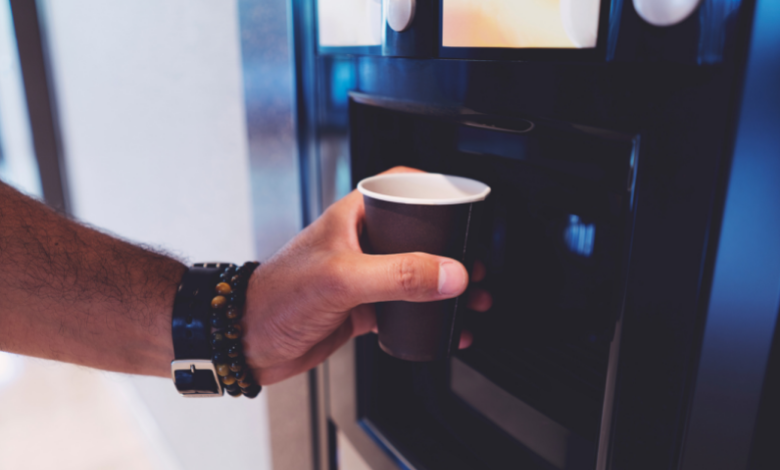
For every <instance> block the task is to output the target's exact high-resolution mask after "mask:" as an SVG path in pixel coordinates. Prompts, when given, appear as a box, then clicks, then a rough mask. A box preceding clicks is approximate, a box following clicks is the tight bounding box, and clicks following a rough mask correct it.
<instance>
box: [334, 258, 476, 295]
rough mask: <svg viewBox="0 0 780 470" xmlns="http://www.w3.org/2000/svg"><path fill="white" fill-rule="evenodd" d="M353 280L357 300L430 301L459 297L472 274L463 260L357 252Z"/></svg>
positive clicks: (352, 285) (351, 283) (352, 270)
mask: <svg viewBox="0 0 780 470" xmlns="http://www.w3.org/2000/svg"><path fill="white" fill-rule="evenodd" d="M354 261H355V262H356V265H355V266H354V268H355V269H351V270H349V271H350V275H349V276H350V277H351V279H350V280H349V283H350V285H351V287H352V291H353V293H354V295H355V298H353V299H352V300H353V301H354V303H355V304H356V305H357V304H362V303H374V302H386V301H391V300H405V301H408V302H430V301H434V300H442V299H449V298H452V297H457V296H458V295H460V294H462V293H463V291H465V290H466V287H467V286H468V282H469V276H468V273H467V272H466V268H464V267H463V265H462V264H460V263H459V262H457V261H455V260H453V259H450V258H445V257H442V256H434V255H429V254H426V253H402V254H397V255H364V254H361V255H357V256H356V259H355V260H354Z"/></svg>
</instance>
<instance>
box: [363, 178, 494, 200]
mask: <svg viewBox="0 0 780 470" xmlns="http://www.w3.org/2000/svg"><path fill="white" fill-rule="evenodd" d="M358 191H360V192H361V193H362V194H364V195H366V196H368V197H372V198H374V199H379V200H382V201H389V202H396V203H401V204H423V205H449V204H466V203H470V202H477V201H482V200H484V199H485V198H486V197H487V195H488V194H490V186H488V185H486V184H485V183H482V182H480V181H477V180H473V179H470V178H463V177H461V176H451V175H442V174H439V173H392V174H389V175H377V176H372V177H370V178H366V179H364V180H362V181H361V182H360V183H358Z"/></svg>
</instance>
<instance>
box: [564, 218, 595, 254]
mask: <svg viewBox="0 0 780 470" xmlns="http://www.w3.org/2000/svg"><path fill="white" fill-rule="evenodd" d="M595 237H596V226H595V225H593V224H585V223H582V222H581V221H580V218H579V216H576V215H570V216H569V225H568V226H567V227H566V230H564V232H563V239H564V241H565V242H566V246H567V247H568V248H569V250H571V252H572V253H576V254H578V255H582V256H585V257H588V256H590V255H591V254H593V241H594V238H595Z"/></svg>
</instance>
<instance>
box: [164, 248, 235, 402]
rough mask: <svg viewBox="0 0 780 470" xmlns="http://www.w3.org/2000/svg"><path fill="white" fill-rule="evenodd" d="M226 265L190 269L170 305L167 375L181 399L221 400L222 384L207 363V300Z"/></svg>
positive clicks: (201, 266) (215, 371)
mask: <svg viewBox="0 0 780 470" xmlns="http://www.w3.org/2000/svg"><path fill="white" fill-rule="evenodd" d="M229 264H230V263H203V264H196V265H193V266H192V267H190V268H189V269H188V270H187V272H186V273H184V277H183V278H182V281H181V284H180V285H179V290H178V292H177V293H176V300H175V301H174V305H173V318H172V320H171V332H172V334H173V353H174V358H175V360H174V361H173V362H171V376H172V377H173V382H174V384H175V385H176V389H177V390H178V391H179V393H181V394H182V395H183V396H185V397H221V396H222V384H221V382H220V380H219V376H218V375H217V370H216V368H215V367H214V363H213V362H212V360H211V356H212V353H211V351H212V347H211V322H210V318H209V313H210V301H211V298H212V297H214V286H216V285H217V283H218V282H219V275H220V273H222V272H223V271H224V270H225V267H226V266H228V265H229Z"/></svg>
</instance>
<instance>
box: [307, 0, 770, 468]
mask: <svg viewBox="0 0 780 470" xmlns="http://www.w3.org/2000/svg"><path fill="white" fill-rule="evenodd" d="M331 1H332V0H331ZM761 1H763V0H761ZM445 2H447V0H441V1H431V2H423V1H420V0H418V1H417V2H408V3H416V4H418V5H421V7H420V10H419V11H418V13H419V15H418V16H416V17H415V19H414V21H413V22H412V23H411V24H410V26H409V28H408V29H407V30H405V31H393V30H391V29H390V27H389V26H388V25H387V24H384V25H382V28H383V33H382V34H383V36H382V44H381V46H379V45H376V44H374V45H371V46H370V47H360V48H355V47H351V48H350V47H344V48H339V47H330V46H328V47H324V46H323V45H321V44H320V45H319V46H318V45H317V37H316V27H315V26H314V25H315V24H316V9H315V8H314V6H316V2H314V1H312V0H300V1H297V0H296V1H295V2H293V14H294V22H295V34H296V35H295V47H296V65H297V78H298V99H299V108H298V113H299V114H298V132H299V136H298V137H299V150H300V152H301V168H302V176H303V179H302V187H303V189H304V195H303V196H304V201H307V202H306V204H308V206H307V207H306V208H305V210H306V211H307V212H306V213H307V220H308V221H310V220H313V218H314V217H316V215H317V214H318V210H317V205H316V204H315V203H313V202H312V201H319V203H320V204H321V207H324V206H326V205H327V204H329V203H331V202H333V201H334V200H335V199H336V198H338V197H339V196H341V195H343V194H346V192H348V191H349V190H351V189H352V188H354V185H355V183H357V181H359V180H360V179H362V178H364V177H367V176H370V175H373V174H376V173H378V172H381V171H384V170H386V169H388V168H390V167H392V166H395V165H408V166H413V167H417V168H420V169H423V170H426V171H432V172H441V173H450V174H455V175H462V176H467V177H471V178H475V179H479V180H482V181H484V182H485V183H487V184H489V185H490V186H491V187H492V189H493V192H492V194H491V196H490V197H489V199H488V200H487V201H486V204H485V210H484V213H483V214H482V221H481V223H480V224H479V237H478V238H479V241H478V246H477V248H476V251H477V257H478V258H479V259H481V260H482V262H484V263H485V265H486V266H487V271H488V276H487V278H486V279H485V280H484V281H483V282H482V284H483V287H485V288H487V289H488V290H490V291H491V293H492V295H493V298H494V306H493V308H492V309H491V310H490V311H489V312H487V313H484V314H477V313H469V314H467V316H466V318H465V326H466V328H467V329H469V330H470V331H472V332H473V334H474V338H475V339H474V344H473V345H472V347H470V348H469V349H466V350H463V351H460V352H458V353H457V354H456V355H455V356H454V357H453V358H452V359H451V360H448V361H443V362H441V363H409V362H404V361H400V360H397V359H394V358H392V357H390V356H388V355H387V354H384V353H383V352H382V351H381V350H380V349H379V348H378V346H377V344H376V337H375V336H373V335H367V336H365V337H362V338H358V339H357V340H356V341H355V342H354V344H352V343H351V344H349V345H348V346H347V347H345V348H344V349H343V350H341V351H340V352H339V353H338V354H337V355H336V356H334V357H333V358H332V359H330V360H329V362H328V365H327V366H326V367H325V368H323V369H321V374H322V376H321V377H320V379H317V380H323V381H324V382H326V383H327V385H326V388H327V390H328V392H327V393H325V392H322V391H321V393H320V396H326V397H327V398H326V399H325V401H326V405H324V410H321V417H323V419H324V420H326V421H327V422H328V423H329V425H330V427H328V429H329V430H330V431H329V432H332V433H343V434H344V435H346V436H347V438H348V439H349V440H350V441H351V442H353V444H355V446H356V447H357V448H358V451H359V452H360V453H361V455H362V456H363V457H364V458H366V460H367V461H368V463H369V464H370V465H371V466H372V467H373V468H377V469H385V468H415V469H420V470H422V469H427V470H437V469H503V468H540V469H553V468H563V469H580V468H581V469H594V468H595V469H598V470H604V469H608V468H611V469H631V470H635V469H644V468H647V469H659V468H670V469H672V468H680V467H681V465H682V464H681V462H682V460H681V456H682V455H683V454H684V452H685V451H686V449H685V442H686V433H687V432H689V430H688V428H687V424H686V423H687V420H688V418H689V416H690V413H691V410H692V409H694V408H695V406H694V404H693V400H694V398H693V396H694V395H693V390H694V389H695V387H696V373H697V367H698V362H697V361H698V358H699V351H700V346H701V341H702V338H703V336H704V327H705V324H706V309H707V305H708V304H707V302H708V298H709V297H708V296H709V295H710V288H711V282H712V275H713V274H712V273H713V268H714V266H715V253H716V248H717V245H718V243H719V233H720V232H719V230H720V223H721V217H722V213H723V207H724V204H725V203H724V201H725V200H726V187H727V181H728V177H729V170H730V165H731V155H732V149H733V145H734V132H735V131H734V129H735V122H736V119H737V117H736V111H735V110H736V109H737V106H736V104H737V103H738V102H739V99H740V96H741V95H740V93H741V91H740V90H741V88H740V87H741V85H742V82H741V80H742V74H743V72H744V64H745V60H746V59H745V57H746V54H747V51H748V50H749V47H748V45H749V42H748V38H749V37H750V34H751V28H752V24H753V23H752V21H753V16H752V15H753V7H754V6H755V4H756V2H755V1H752V0H702V1H701V2H698V3H696V2H690V3H691V4H692V5H693V7H691V8H692V9H691V10H690V12H689V14H688V15H687V16H686V17H684V18H683V19H681V20H680V21H677V22H672V23H670V24H652V23H651V22H650V21H649V20H648V19H647V14H646V12H645V13H643V14H640V12H639V11H638V10H637V7H636V5H638V4H640V3H646V2H638V1H634V0H604V1H601V2H600V3H599V7H600V8H599V10H598V21H599V23H598V28H597V29H596V31H595V32H596V33H597V37H596V40H595V42H591V43H589V45H587V46H579V47H582V48H579V49H577V48H567V49H556V48H545V47H536V48H534V47H531V48H512V47H460V46H457V47H450V46H447V45H446V44H444V43H443V42H442V41H443V34H444V33H443V29H442V28H443V26H442V22H443V21H444V18H443V15H444V12H443V10H442V5H443V4H444V3H445ZM357 3H359V2H356V3H355V4H357ZM397 3H404V1H400V2H397ZM484 3H488V2H484ZM491 3H492V2H491ZM561 3H562V4H563V3H564V2H561ZM569 3H571V2H569ZM529 4H530V3H529ZM658 4H659V5H660V4H664V5H666V6H669V4H671V2H658ZM762 5H764V6H765V8H770V7H768V6H766V5H771V0H770V1H768V2H764V3H762ZM643 15H644V17H643ZM478 42H479V41H477V43H478ZM475 44H476V43H475ZM756 44H760V43H756ZM751 47H752V46H751ZM767 57H768V56H767ZM318 172H319V173H318ZM321 207H320V208H321ZM336 378H338V380H336ZM347 378H349V380H346V379H347ZM343 384H347V385H343ZM697 393H704V394H706V393H707V392H706V391H704V392H697ZM765 402H766V400H765V401H764V402H762V403H765ZM762 406H764V404H762ZM765 421H766V420H764V422H763V424H764V425H766V422H765ZM770 427H771V426H770ZM701 429H704V428H703V427H702V428H701ZM762 429H764V428H762ZM765 429H769V427H765ZM328 435H329V436H330V438H329V439H330V444H328V446H331V445H333V444H332V441H333V436H332V435H331V434H328ZM701 442H706V439H704V440H703V441H701ZM767 442H768V441H767ZM323 447H324V446H323ZM328 448H330V447H328ZM377 449H380V450H377ZM758 450H761V449H758ZM334 465H335V464H334Z"/></svg>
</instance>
